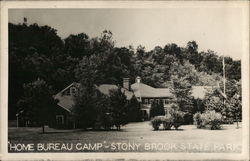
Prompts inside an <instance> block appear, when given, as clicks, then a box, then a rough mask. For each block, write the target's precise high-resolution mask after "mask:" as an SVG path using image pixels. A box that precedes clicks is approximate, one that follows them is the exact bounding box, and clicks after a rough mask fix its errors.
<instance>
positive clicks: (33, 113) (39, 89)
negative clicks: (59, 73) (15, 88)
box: [18, 79, 57, 133]
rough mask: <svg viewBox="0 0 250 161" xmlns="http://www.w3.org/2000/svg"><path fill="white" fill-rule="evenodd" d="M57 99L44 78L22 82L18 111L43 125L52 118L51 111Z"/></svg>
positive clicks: (33, 121)
mask: <svg viewBox="0 0 250 161" xmlns="http://www.w3.org/2000/svg"><path fill="white" fill-rule="evenodd" d="M56 103H57V101H56V100H54V99H53V97H52V91H51V87H50V86H49V85H47V83H46V82H45V81H44V80H40V79H37V80H36V81H34V82H31V83H28V84H24V95H23V97H22V98H21V99H20V100H19V102H18V106H19V111H24V112H23V113H25V116H26V117H27V118H28V119H29V120H30V121H31V122H32V123H33V124H35V125H39V126H42V129H43V133H44V132H45V129H44V126H45V125H47V124H50V123H51V122H52V121H53V120H52V119H53V112H54V109H55V107H56Z"/></svg>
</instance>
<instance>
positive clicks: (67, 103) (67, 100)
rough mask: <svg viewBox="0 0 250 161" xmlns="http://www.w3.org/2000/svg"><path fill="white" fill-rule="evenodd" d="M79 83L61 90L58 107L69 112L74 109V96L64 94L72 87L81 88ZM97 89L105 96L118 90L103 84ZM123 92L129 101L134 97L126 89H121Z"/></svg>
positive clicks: (111, 85) (56, 96)
mask: <svg viewBox="0 0 250 161" xmlns="http://www.w3.org/2000/svg"><path fill="white" fill-rule="evenodd" d="M79 85H80V84H79V83H71V84H70V85H69V86H67V87H66V88H64V89H63V90H61V91H60V92H58V93H57V94H56V95H55V96H54V98H55V99H57V100H58V103H57V105H58V106H60V107H62V108H63V109H65V110H66V111H68V112H71V111H72V109H73V107H74V103H75V102H74V96H71V95H65V94H63V92H64V91H66V90H67V89H69V88H70V87H72V86H78V87H79ZM96 88H97V89H98V90H99V91H100V92H102V93H103V94H105V95H108V96H109V91H110V90H113V89H114V90H116V89H118V86H117V85H113V84H102V85H100V86H96ZM121 91H122V92H124V94H125V95H126V97H127V100H130V99H131V98H132V96H133V92H131V91H129V90H127V89H124V88H121Z"/></svg>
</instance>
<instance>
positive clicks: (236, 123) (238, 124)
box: [236, 120, 239, 129]
mask: <svg viewBox="0 0 250 161" xmlns="http://www.w3.org/2000/svg"><path fill="white" fill-rule="evenodd" d="M236 124H237V129H238V128H239V122H238V120H237V121H236Z"/></svg>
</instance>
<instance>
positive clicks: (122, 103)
mask: <svg viewBox="0 0 250 161" xmlns="http://www.w3.org/2000/svg"><path fill="white" fill-rule="evenodd" d="M109 95H110V96H109V98H110V105H111V115H112V117H113V120H114V125H115V126H116V127H117V130H120V129H121V125H125V124H127V123H128V121H127V107H128V102H127V99H126V95H125V94H124V93H123V92H122V91H121V87H118V89H114V90H110V94H109Z"/></svg>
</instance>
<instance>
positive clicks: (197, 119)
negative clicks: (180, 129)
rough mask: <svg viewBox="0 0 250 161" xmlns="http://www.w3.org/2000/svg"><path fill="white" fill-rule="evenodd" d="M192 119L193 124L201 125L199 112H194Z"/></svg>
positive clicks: (200, 126) (198, 126) (199, 126)
mask: <svg viewBox="0 0 250 161" xmlns="http://www.w3.org/2000/svg"><path fill="white" fill-rule="evenodd" d="M193 119H194V124H195V125H196V127H197V128H202V127H203V125H202V120H201V113H200V112H197V113H195V114H194V117H193Z"/></svg>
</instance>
